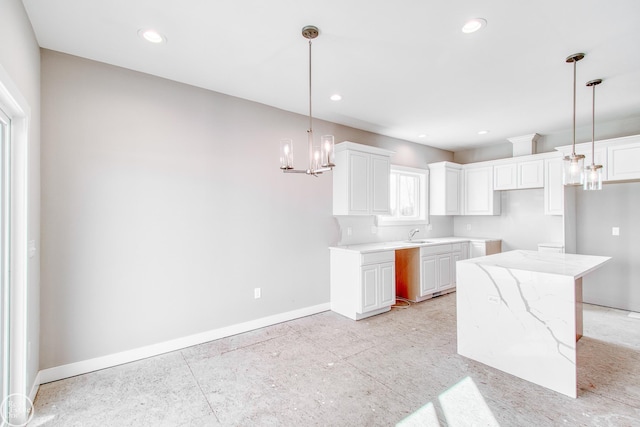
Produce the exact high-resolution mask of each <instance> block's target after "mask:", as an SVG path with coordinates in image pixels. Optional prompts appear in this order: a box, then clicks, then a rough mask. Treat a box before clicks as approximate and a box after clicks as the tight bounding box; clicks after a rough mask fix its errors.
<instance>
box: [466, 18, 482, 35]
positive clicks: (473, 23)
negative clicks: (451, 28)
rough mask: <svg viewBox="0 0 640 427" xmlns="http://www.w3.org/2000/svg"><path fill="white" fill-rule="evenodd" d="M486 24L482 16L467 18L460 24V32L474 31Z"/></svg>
mask: <svg viewBox="0 0 640 427" xmlns="http://www.w3.org/2000/svg"><path fill="white" fill-rule="evenodd" d="M486 26H487V20H486V19H483V18H473V19H469V20H468V21H467V22H465V24H464V25H463V26H462V32H463V33H465V34H470V33H475V32H476V31H478V30H480V29H482V28H484V27H486Z"/></svg>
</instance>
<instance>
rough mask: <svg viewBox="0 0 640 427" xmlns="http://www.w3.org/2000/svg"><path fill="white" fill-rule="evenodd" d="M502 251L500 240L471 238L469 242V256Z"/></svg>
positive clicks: (473, 256) (475, 256)
mask: <svg viewBox="0 0 640 427" xmlns="http://www.w3.org/2000/svg"><path fill="white" fill-rule="evenodd" d="M500 252H502V240H484V239H478V240H471V241H470V242H469V258H477V257H481V256H487V255H493V254H498V253H500Z"/></svg>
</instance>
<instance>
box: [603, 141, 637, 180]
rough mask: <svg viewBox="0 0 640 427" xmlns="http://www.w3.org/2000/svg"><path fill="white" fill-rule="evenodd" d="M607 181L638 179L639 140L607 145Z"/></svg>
mask: <svg viewBox="0 0 640 427" xmlns="http://www.w3.org/2000/svg"><path fill="white" fill-rule="evenodd" d="M607 160H608V166H609V168H608V171H607V180H608V181H623V180H628V179H640V140H638V141H636V142H631V143H629V144H622V145H616V146H610V147H607Z"/></svg>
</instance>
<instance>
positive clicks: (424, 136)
mask: <svg viewBox="0 0 640 427" xmlns="http://www.w3.org/2000/svg"><path fill="white" fill-rule="evenodd" d="M426 137H427V134H426V133H421V134H420V135H418V138H426Z"/></svg>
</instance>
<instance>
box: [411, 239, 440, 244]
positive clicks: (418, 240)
mask: <svg viewBox="0 0 640 427" xmlns="http://www.w3.org/2000/svg"><path fill="white" fill-rule="evenodd" d="M405 242H406V243H417V244H422V243H435V242H436V241H435V240H422V239H417V240H405Z"/></svg>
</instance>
